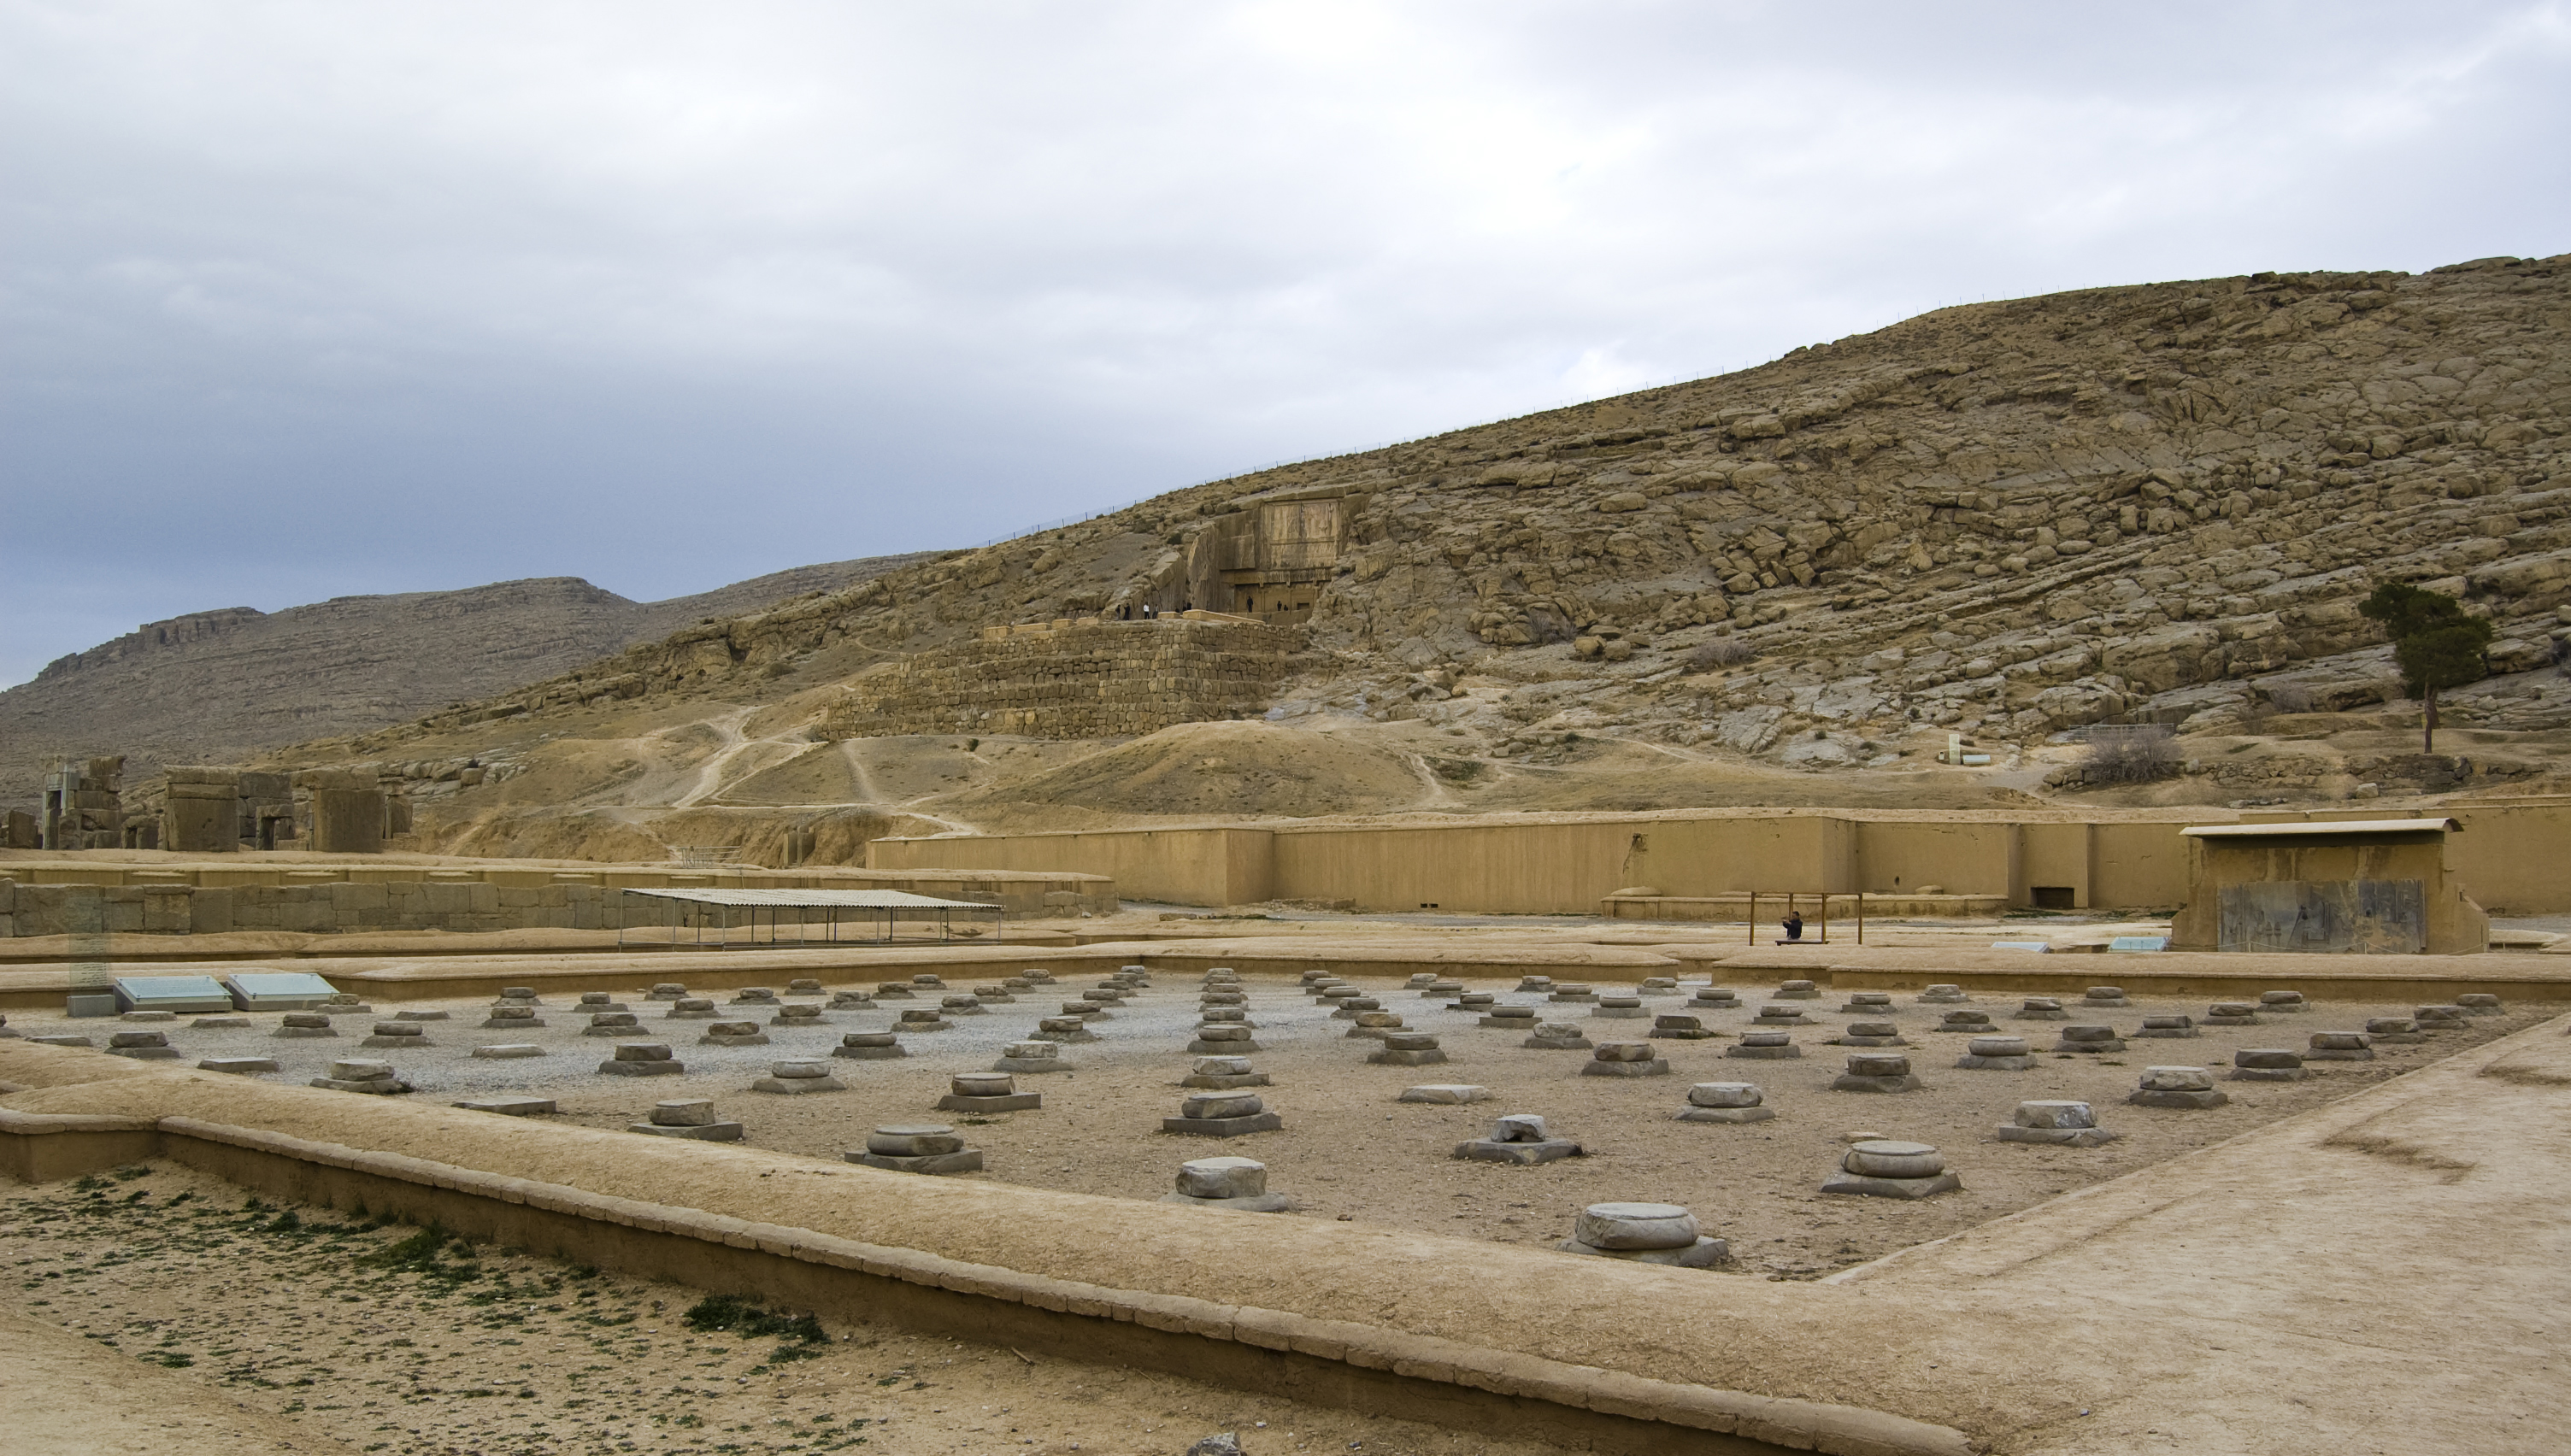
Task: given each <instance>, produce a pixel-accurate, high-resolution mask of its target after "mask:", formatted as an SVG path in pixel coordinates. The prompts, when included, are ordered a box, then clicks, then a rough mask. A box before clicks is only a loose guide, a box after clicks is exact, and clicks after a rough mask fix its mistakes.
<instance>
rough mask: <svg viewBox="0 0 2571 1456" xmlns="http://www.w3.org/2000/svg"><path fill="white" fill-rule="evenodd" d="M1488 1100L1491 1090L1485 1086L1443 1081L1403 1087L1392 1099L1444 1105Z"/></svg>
mask: <svg viewBox="0 0 2571 1456" xmlns="http://www.w3.org/2000/svg"><path fill="white" fill-rule="evenodd" d="M1490 1100H1491V1091H1490V1089H1489V1088H1487V1087H1474V1086H1470V1085H1467V1084H1464V1083H1443V1082H1441V1083H1428V1084H1424V1085H1422V1086H1418V1087H1406V1088H1403V1089H1402V1092H1401V1096H1399V1097H1396V1098H1394V1099H1393V1101H1395V1102H1426V1103H1436V1104H1440V1105H1445V1106H1451V1105H1454V1104H1457V1103H1467V1102H1488V1101H1490Z"/></svg>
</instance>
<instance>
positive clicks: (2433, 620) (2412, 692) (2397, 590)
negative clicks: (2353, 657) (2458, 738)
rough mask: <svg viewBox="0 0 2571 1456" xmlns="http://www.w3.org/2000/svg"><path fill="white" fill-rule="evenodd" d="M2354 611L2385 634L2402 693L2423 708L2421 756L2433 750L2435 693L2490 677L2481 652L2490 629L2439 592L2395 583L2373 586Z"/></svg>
mask: <svg viewBox="0 0 2571 1456" xmlns="http://www.w3.org/2000/svg"><path fill="white" fill-rule="evenodd" d="M2356 610H2357V612H2358V614H2359V615H2361V616H2363V617H2364V618H2365V619H2366V620H2368V621H2370V622H2379V623H2382V624H2383V632H2384V635H2385V636H2386V637H2389V638H2391V639H2392V660H2393V661H2394V662H2396V663H2399V664H2400V665H2401V691H2402V693H2403V694H2404V695H2405V696H2407V697H2410V698H2415V699H2417V700H2418V701H2419V702H2420V704H2421V705H2422V706H2424V707H2425V708H2426V709H2427V715H2426V720H2425V724H2426V732H2425V734H2424V736H2423V738H2422V748H2421V751H2423V752H2429V753H2433V752H2435V751H2437V694H2438V692H2439V690H2441V689H2446V688H2461V687H2462V686H2464V685H2465V684H2466V683H2478V682H2480V681H2481V680H2482V679H2483V678H2485V677H2488V676H2489V675H2490V664H2489V663H2488V662H2486V661H2484V659H2483V657H2482V652H2483V650H2484V649H2485V648H2488V647H2489V646H2490V644H2491V625H2490V624H2489V623H2488V622H2485V621H2483V620H2482V619H2481V618H2479V617H2475V616H2473V615H2472V614H2471V613H2469V612H2466V611H2465V610H2464V604H2463V603H2461V602H2458V601H2456V600H2455V599H2454V598H2452V597H2449V596H2447V595H2446V594H2445V593H2443V592H2430V591H2424V590H2422V589H2420V588H2418V587H2406V586H2403V585H2401V584H2400V583H2398V582H2386V583H2384V584H2383V585H2381V586H2379V587H2376V588H2375V589H2374V591H2373V593H2372V594H2371V595H2369V596H2368V597H2367V598H2366V599H2365V600H2364V601H2362V602H2359V603H2357V604H2356Z"/></svg>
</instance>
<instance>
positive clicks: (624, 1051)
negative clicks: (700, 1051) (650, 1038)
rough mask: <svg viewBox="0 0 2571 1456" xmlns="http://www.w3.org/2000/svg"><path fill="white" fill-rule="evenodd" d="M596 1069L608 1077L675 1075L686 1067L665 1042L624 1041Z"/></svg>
mask: <svg viewBox="0 0 2571 1456" xmlns="http://www.w3.org/2000/svg"><path fill="white" fill-rule="evenodd" d="M598 1070H599V1071H600V1072H602V1073H605V1074H606V1075H608V1076H610V1077H677V1076H680V1075H682V1074H683V1073H685V1072H686V1071H687V1070H688V1069H687V1066H686V1065H685V1064H684V1063H682V1062H680V1061H679V1060H677V1058H676V1057H675V1056H673V1055H672V1053H671V1051H670V1048H669V1046H668V1044H667V1043H663V1042H626V1043H624V1044H623V1045H621V1046H619V1047H618V1048H617V1049H616V1053H615V1055H614V1056H611V1057H610V1058H608V1059H607V1060H606V1061H604V1062H601V1063H599V1064H598Z"/></svg>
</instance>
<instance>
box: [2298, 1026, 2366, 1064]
mask: <svg viewBox="0 0 2571 1456" xmlns="http://www.w3.org/2000/svg"><path fill="white" fill-rule="evenodd" d="M2304 1060H2305V1061H2307V1062H2371V1061H2373V1060H2374V1038H2372V1037H2370V1036H2368V1035H2366V1034H2365V1033H2364V1032H2361V1031H2316V1032H2314V1033H2313V1038H2312V1046H2311V1049H2310V1050H2308V1051H2306V1052H2305V1053H2304Z"/></svg>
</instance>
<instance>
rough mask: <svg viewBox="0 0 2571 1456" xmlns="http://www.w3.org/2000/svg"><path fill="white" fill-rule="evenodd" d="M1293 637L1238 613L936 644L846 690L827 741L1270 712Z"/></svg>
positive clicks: (1068, 728)
mask: <svg viewBox="0 0 2571 1456" xmlns="http://www.w3.org/2000/svg"><path fill="white" fill-rule="evenodd" d="M1301 645H1302V639H1301V635H1300V634H1299V633H1296V632H1293V631H1290V630H1287V629H1284V628H1276V627H1268V626H1264V625H1262V624H1258V623H1252V622H1243V621H1239V620H1237V619H1226V620H1211V619H1210V620H1205V621H1193V620H1190V619H1187V618H1181V617H1164V618H1159V619H1156V620H1154V621H1149V622H1103V621H1097V620H1095V619H1083V620H1081V621H1078V622H1070V623H1062V624H1057V625H1052V626H1048V627H1046V628H1044V629H1043V630H1040V631H1011V632H1007V633H1006V634H1005V635H998V636H991V637H986V638H984V639H982V640H980V641H976V642H966V643H958V644H955V645H954V646H951V647H943V648H936V649H933V650H931V651H928V652H924V653H920V654H918V655H917V656H915V657H911V658H907V659H904V660H903V661H902V662H900V663H898V664H895V665H893V666H892V667H889V668H886V669H883V670H882V671H879V672H874V673H869V674H867V675H865V676H864V677H861V678H859V679H857V680H856V681H855V682H853V683H851V684H850V685H849V687H848V692H847V696H846V697H845V698H844V699H842V700H841V701H840V703H839V704H838V706H837V707H835V708H834V709H832V710H831V712H830V714H829V716H828V718H827V719H826V720H825V728H824V730H825V731H826V732H828V733H829V734H830V735H831V736H833V737H840V738H860V737H878V736H886V735H891V734H897V733H960V732H984V733H1011V734H1022V735H1025V736H1029V737H1040V738H1106V737H1128V736H1135V735H1139V734H1142V733H1149V732H1157V731H1159V730H1160V729H1162V728H1168V727H1170V726H1171V725H1173V724H1182V723H1206V722H1211V721H1214V720H1219V719H1234V718H1241V717H1245V716H1248V715H1255V714H1258V713H1262V712H1265V711H1266V710H1267V707H1268V700H1269V698H1270V696H1271V695H1272V694H1273V693H1274V692H1275V690H1276V687H1277V684H1278V683H1279V682H1281V681H1283V680H1284V678H1285V677H1286V672H1287V671H1288V669H1289V667H1290V665H1291V662H1292V659H1293V655H1294V653H1295V652H1296V651H1297V650H1298V649H1299V648H1300V647H1301Z"/></svg>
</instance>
